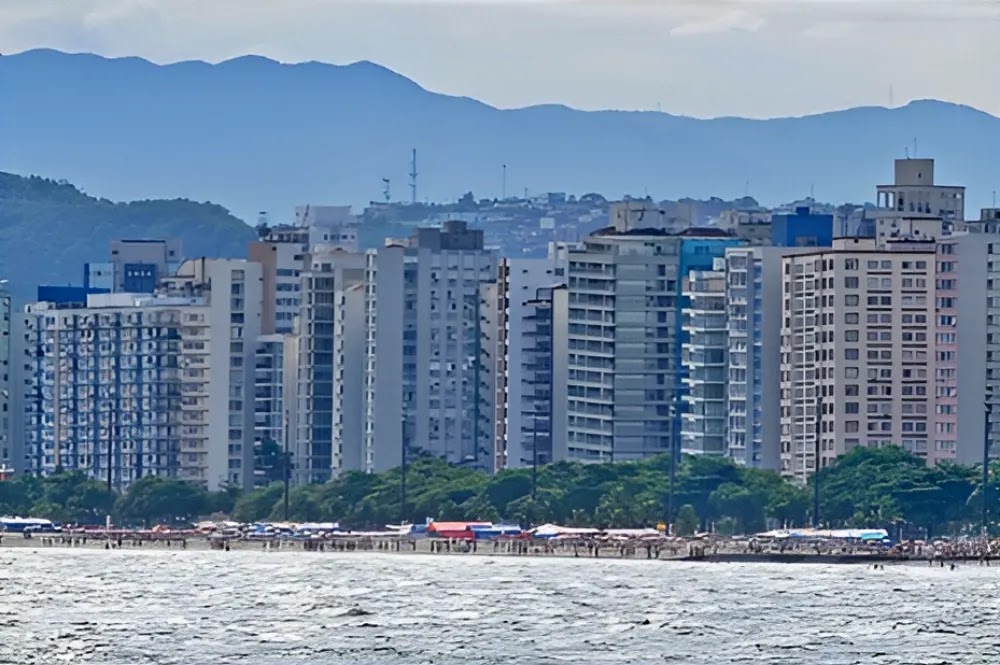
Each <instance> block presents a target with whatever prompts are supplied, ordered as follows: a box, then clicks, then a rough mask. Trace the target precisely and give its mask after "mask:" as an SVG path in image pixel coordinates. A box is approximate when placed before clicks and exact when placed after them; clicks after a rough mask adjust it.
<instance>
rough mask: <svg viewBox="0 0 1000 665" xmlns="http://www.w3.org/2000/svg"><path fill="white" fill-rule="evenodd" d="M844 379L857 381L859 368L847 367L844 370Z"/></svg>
mask: <svg viewBox="0 0 1000 665" xmlns="http://www.w3.org/2000/svg"><path fill="white" fill-rule="evenodd" d="M844 378H845V379H856V378H858V368H857V367H845V368H844Z"/></svg>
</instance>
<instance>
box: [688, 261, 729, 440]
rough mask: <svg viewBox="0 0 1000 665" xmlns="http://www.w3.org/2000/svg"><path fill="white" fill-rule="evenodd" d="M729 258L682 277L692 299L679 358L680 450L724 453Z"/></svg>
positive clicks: (726, 418) (689, 300)
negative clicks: (683, 372) (683, 371)
mask: <svg viewBox="0 0 1000 665" xmlns="http://www.w3.org/2000/svg"><path fill="white" fill-rule="evenodd" d="M725 266H726V259H725V258H719V259H716V260H715V266H714V267H715V269H714V270H694V271H692V272H691V273H690V274H689V275H688V276H687V277H685V278H684V295H685V296H686V297H687V299H688V305H687V307H685V308H684V311H683V315H682V317H681V321H682V323H681V326H682V329H683V330H684V332H685V333H687V334H686V336H685V337H686V339H685V341H684V342H683V344H682V347H681V362H683V363H684V364H685V365H687V367H688V375H687V376H686V377H684V383H685V385H686V386H687V388H688V389H687V394H685V395H684V396H683V401H684V403H685V406H686V408H685V409H684V413H683V415H682V418H681V440H680V444H681V453H682V454H686V455H725V454H727V452H728V446H727V441H726V425H727V420H728V417H727V413H726V387H727V384H728V379H729V377H728V375H727V374H728V372H727V366H728V352H729V337H728V326H727V317H726V271H725Z"/></svg>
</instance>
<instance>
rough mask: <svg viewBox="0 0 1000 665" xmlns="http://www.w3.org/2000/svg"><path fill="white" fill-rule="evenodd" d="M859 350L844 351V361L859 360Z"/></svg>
mask: <svg viewBox="0 0 1000 665" xmlns="http://www.w3.org/2000/svg"><path fill="white" fill-rule="evenodd" d="M857 359H858V350H857V349H844V360H857Z"/></svg>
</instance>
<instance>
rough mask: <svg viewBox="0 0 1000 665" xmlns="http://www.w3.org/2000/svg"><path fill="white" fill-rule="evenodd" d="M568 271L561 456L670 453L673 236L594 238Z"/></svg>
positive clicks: (573, 256)
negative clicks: (563, 451)
mask: <svg viewBox="0 0 1000 665" xmlns="http://www.w3.org/2000/svg"><path fill="white" fill-rule="evenodd" d="M584 246H585V249H584V251H580V252H571V253H570V258H569V267H568V270H567V276H568V303H569V312H568V324H567V325H568V333H567V344H568V352H569V356H568V359H567V391H568V402H567V442H566V445H567V456H568V457H569V459H573V460H578V461H587V462H614V461H625V460H630V459H640V458H643V457H646V456H649V455H655V454H658V453H663V452H666V451H670V450H675V449H676V448H674V447H673V446H672V445H671V439H672V435H673V431H674V427H673V422H674V414H673V409H672V407H673V406H675V405H676V404H677V395H676V394H675V392H674V386H675V377H676V369H675V368H674V362H673V357H674V354H675V353H676V352H677V351H678V349H677V348H675V344H676V342H677V339H678V336H677V334H676V332H677V331H676V329H675V328H677V327H678V326H677V324H678V321H677V316H678V311H677V305H678V303H677V298H678V296H679V289H678V284H677V280H678V279H679V275H678V271H679V248H680V242H679V241H678V239H677V238H675V237H672V236H666V235H663V234H661V233H657V232H655V231H649V232H648V234H644V233H642V232H635V233H622V234H614V233H607V234H603V235H601V234H598V235H593V236H591V237H589V238H587V240H586V241H585V242H584Z"/></svg>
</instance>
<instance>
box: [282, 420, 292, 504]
mask: <svg viewBox="0 0 1000 665" xmlns="http://www.w3.org/2000/svg"><path fill="white" fill-rule="evenodd" d="M284 429H285V449H284V450H283V451H282V452H281V480H282V482H283V483H284V485H285V487H284V494H283V496H282V501H283V503H284V511H285V521H286V522H287V521H288V485H289V483H290V480H291V475H292V470H291V468H290V467H291V464H290V461H291V457H292V452H291V451H290V450H289V449H288V437H289V436H290V435H291V432H289V429H290V418H289V417H288V409H285V428H284Z"/></svg>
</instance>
